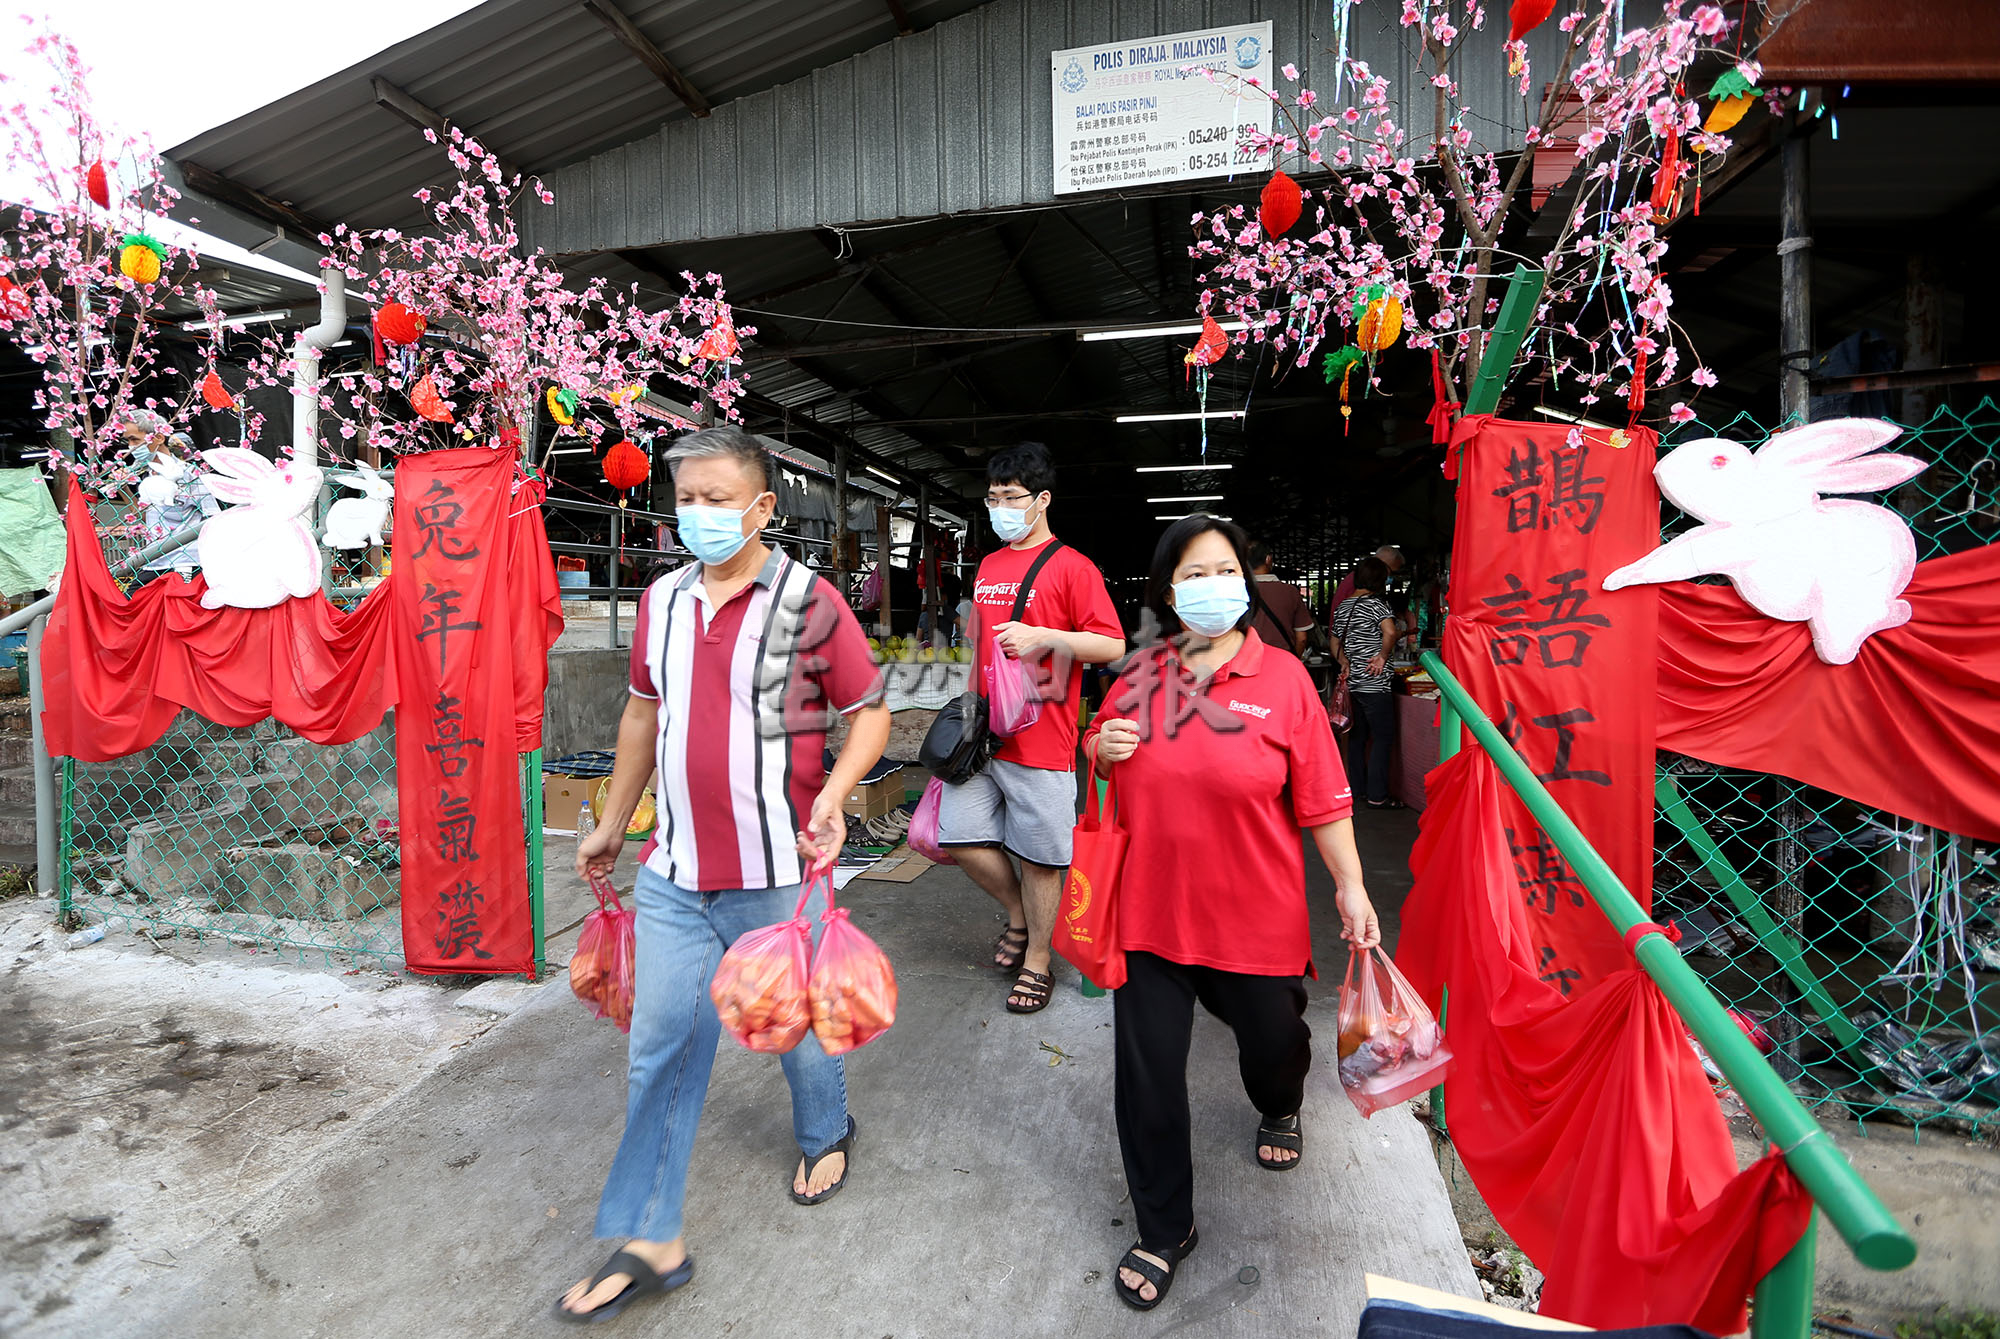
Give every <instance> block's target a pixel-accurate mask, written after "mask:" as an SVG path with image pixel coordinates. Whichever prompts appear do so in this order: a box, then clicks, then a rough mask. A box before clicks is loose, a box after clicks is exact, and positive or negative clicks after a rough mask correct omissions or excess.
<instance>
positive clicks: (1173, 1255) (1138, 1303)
mask: <svg viewBox="0 0 2000 1339" xmlns="http://www.w3.org/2000/svg"><path fill="white" fill-rule="evenodd" d="M1200 1244H1201V1229H1199V1228H1193V1229H1190V1230H1189V1232H1188V1239H1187V1240H1186V1241H1184V1242H1182V1243H1181V1244H1180V1245H1178V1246H1167V1247H1163V1248H1161V1249H1159V1250H1153V1249H1149V1248H1148V1247H1147V1246H1146V1244H1145V1243H1144V1242H1139V1241H1135V1242H1133V1243H1132V1249H1131V1250H1129V1251H1127V1252H1125V1255H1124V1258H1122V1259H1121V1260H1119V1262H1118V1269H1129V1270H1131V1271H1132V1272H1133V1273H1134V1274H1137V1275H1138V1276H1139V1277H1140V1278H1142V1279H1144V1280H1146V1282H1148V1283H1150V1284H1152V1285H1153V1296H1152V1298H1151V1300H1148V1299H1146V1298H1144V1297H1141V1296H1139V1290H1138V1289H1137V1288H1128V1287H1126V1286H1125V1280H1124V1279H1121V1278H1119V1277H1118V1269H1114V1270H1112V1271H1111V1287H1112V1289H1113V1290H1114V1291H1116V1292H1117V1294H1118V1300H1119V1301H1121V1302H1123V1303H1124V1304H1125V1305H1126V1306H1129V1307H1131V1308H1132V1309H1133V1310H1134V1311H1151V1310H1152V1309H1153V1308H1154V1307H1156V1306H1158V1305H1159V1304H1160V1303H1162V1302H1164V1301H1166V1300H1167V1294H1168V1293H1169V1292H1171V1291H1172V1290H1173V1286H1174V1277H1175V1276H1176V1275H1178V1274H1179V1273H1180V1272H1181V1271H1180V1263H1181V1261H1183V1260H1185V1259H1187V1258H1188V1257H1189V1256H1190V1255H1192V1254H1194V1248H1195V1247H1196V1246H1198V1245H1200ZM1140 1251H1145V1252H1146V1254H1148V1255H1157V1256H1159V1257H1160V1259H1162V1260H1165V1261H1166V1262H1167V1267H1166V1268H1165V1269H1161V1268H1160V1267H1159V1266H1158V1265H1156V1264H1154V1263H1153V1262H1152V1261H1150V1260H1141V1259H1140V1258H1139V1252H1140Z"/></svg>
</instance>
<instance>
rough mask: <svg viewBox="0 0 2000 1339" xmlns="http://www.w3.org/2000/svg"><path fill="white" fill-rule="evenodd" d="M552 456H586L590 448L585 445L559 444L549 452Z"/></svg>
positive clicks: (589, 452)
mask: <svg viewBox="0 0 2000 1339" xmlns="http://www.w3.org/2000/svg"><path fill="white" fill-rule="evenodd" d="M549 454H550V455H552V456H587V455H590V454H591V450H590V448H589V447H587V446H559V447H556V448H555V449H554V450H553V451H550V452H549Z"/></svg>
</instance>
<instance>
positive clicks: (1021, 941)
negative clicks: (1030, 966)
mask: <svg viewBox="0 0 2000 1339" xmlns="http://www.w3.org/2000/svg"><path fill="white" fill-rule="evenodd" d="M1003 955H1004V956H1003ZM1027 956H1028V927H1027V926H1025V925H1010V926H1008V927H1007V928H1006V929H1004V930H1002V931H1001V932H1000V937H999V938H998V939H996V940H994V941H993V965H994V967H996V968H998V969H999V970H1000V971H1003V972H1018V971H1020V970H1021V960H1022V959H1024V958H1026V957H1027Z"/></svg>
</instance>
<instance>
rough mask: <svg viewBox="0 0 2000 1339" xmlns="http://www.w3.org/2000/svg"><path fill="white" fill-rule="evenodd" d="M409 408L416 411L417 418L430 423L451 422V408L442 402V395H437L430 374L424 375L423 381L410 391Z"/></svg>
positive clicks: (436, 389)
mask: <svg viewBox="0 0 2000 1339" xmlns="http://www.w3.org/2000/svg"><path fill="white" fill-rule="evenodd" d="M410 408H412V409H414V410H416V411H417V417H419V418H423V419H428V420H430V421H431V422H432V423H449V422H451V421H452V417H451V406H450V405H448V404H446V403H445V402H444V397H443V396H442V395H439V394H438V388H437V383H436V382H435V381H432V380H431V374H430V373H428V372H426V373H424V376H423V380H421V381H419V382H418V383H417V384H416V386H415V388H414V389H412V390H411V391H410Z"/></svg>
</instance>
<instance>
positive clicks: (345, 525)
mask: <svg viewBox="0 0 2000 1339" xmlns="http://www.w3.org/2000/svg"><path fill="white" fill-rule="evenodd" d="M340 482H341V483H342V484H344V485H345V486H346V487H348V488H353V489H357V490H359V491H360V493H361V496H360V497H344V498H342V499H340V501H338V502H336V503H334V504H333V505H332V506H331V507H328V508H327V511H326V529H324V530H323V531H321V532H320V537H321V538H322V539H323V540H325V542H326V546H327V547H328V548H330V549H365V548H367V547H369V546H370V545H380V544H381V543H382V526H383V524H384V523H385V522H386V521H388V519H389V499H390V498H392V497H394V496H395V494H396V488H395V485H394V484H393V483H391V482H390V481H389V480H387V479H384V478H383V477H382V476H381V475H380V474H379V473H377V472H376V469H375V467H374V466H372V465H360V466H357V467H356V468H355V472H354V473H353V474H351V475H349V476H348V477H347V478H345V479H342V480H341V481H340Z"/></svg>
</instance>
